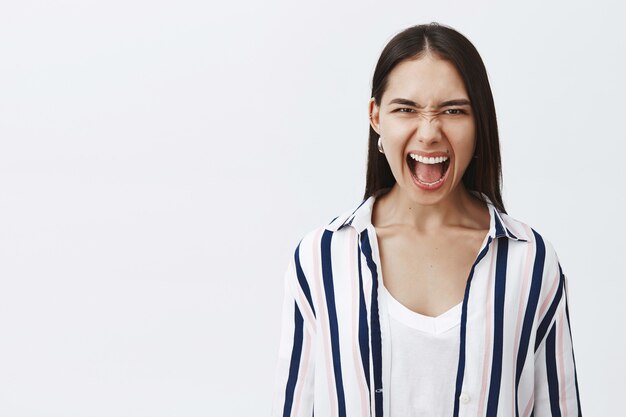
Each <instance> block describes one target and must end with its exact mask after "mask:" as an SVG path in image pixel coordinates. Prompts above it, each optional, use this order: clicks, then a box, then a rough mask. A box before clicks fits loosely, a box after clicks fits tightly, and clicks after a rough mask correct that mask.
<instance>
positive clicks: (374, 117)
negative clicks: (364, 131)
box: [368, 97, 380, 135]
mask: <svg viewBox="0 0 626 417" xmlns="http://www.w3.org/2000/svg"><path fill="white" fill-rule="evenodd" d="M368 113H369V115H370V125H371V126H372V129H374V130H375V131H376V133H378V134H379V135H380V130H379V125H380V117H379V116H380V108H379V107H378V106H377V105H376V100H375V99H374V97H372V98H370V101H369V103H368Z"/></svg>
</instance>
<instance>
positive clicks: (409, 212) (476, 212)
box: [374, 183, 489, 233]
mask: <svg viewBox="0 0 626 417" xmlns="http://www.w3.org/2000/svg"><path fill="white" fill-rule="evenodd" d="M378 200H380V201H376V203H380V204H378V205H379V209H378V210H377V213H376V216H375V217H376V218H375V219H374V221H376V225H377V226H379V227H384V226H391V225H395V226H402V227H408V228H412V229H415V230H417V231H419V232H424V233H430V232H437V231H438V230H441V229H442V228H445V227H450V226H461V225H462V226H470V227H472V226H473V227H479V228H484V226H485V225H484V223H485V219H488V218H489V217H488V211H487V207H486V206H485V204H484V203H482V202H481V201H480V200H478V199H477V198H476V197H475V196H473V195H471V194H470V193H469V192H468V191H467V189H466V188H465V186H464V185H463V183H460V184H458V185H457V187H456V189H455V190H454V192H453V193H450V194H449V195H448V196H446V197H445V198H444V199H442V200H440V201H438V202H436V203H433V204H420V203H418V202H416V201H414V200H412V199H411V198H410V196H409V195H408V194H407V193H406V192H404V191H403V190H402V189H401V188H400V186H398V184H397V183H396V184H394V186H393V187H392V189H391V190H390V191H389V192H388V193H386V194H385V195H383V196H380V197H379V198H378ZM485 214H487V216H485ZM487 222H488V221H487ZM487 227H488V223H487Z"/></svg>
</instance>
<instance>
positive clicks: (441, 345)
mask: <svg viewBox="0 0 626 417" xmlns="http://www.w3.org/2000/svg"><path fill="white" fill-rule="evenodd" d="M381 290H382V291H381V294H382V296H383V297H385V300H386V302H387V307H388V310H387V311H388V314H389V333H390V338H391V375H390V387H389V403H390V404H389V405H390V416H391V417H412V416H420V417H422V416H423V417H430V416H432V417H439V416H451V415H452V414H453V411H454V389H455V381H456V372H457V363H458V356H459V338H460V335H459V325H460V323H461V307H462V305H463V303H462V302H461V303H459V304H457V305H456V306H454V307H452V308H451V309H449V310H448V311H446V312H445V313H443V314H441V315H439V316H437V317H430V316H426V315H423V314H419V313H416V312H414V311H412V310H410V309H409V308H407V307H406V306H404V305H403V304H402V303H400V302H399V301H398V300H396V299H395V298H394V297H393V296H392V295H391V293H389V292H388V291H387V288H385V286H384V285H383V286H381Z"/></svg>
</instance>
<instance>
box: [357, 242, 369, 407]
mask: <svg viewBox="0 0 626 417" xmlns="http://www.w3.org/2000/svg"><path fill="white" fill-rule="evenodd" d="M356 256H357V257H358V265H359V348H360V350H361V362H362V363H363V372H364V373H365V381H366V382H367V392H368V394H370V393H371V389H370V366H369V364H370V347H369V326H368V324H367V308H366V306H365V293H364V291H363V274H362V271H361V245H360V243H359V244H358V250H357V255H356ZM370 395H371V394H370ZM368 398H370V396H369V395H368ZM368 402H369V401H368Z"/></svg>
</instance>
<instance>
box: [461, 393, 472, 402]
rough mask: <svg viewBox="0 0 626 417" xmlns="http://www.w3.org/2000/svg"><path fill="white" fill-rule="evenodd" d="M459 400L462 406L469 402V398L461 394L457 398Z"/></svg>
mask: <svg viewBox="0 0 626 417" xmlns="http://www.w3.org/2000/svg"><path fill="white" fill-rule="evenodd" d="M459 399H460V400H461V402H462V403H463V404H467V403H468V402H469V401H470V396H469V395H468V394H466V393H464V392H462V393H461V395H460V396H459Z"/></svg>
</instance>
